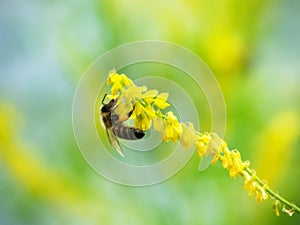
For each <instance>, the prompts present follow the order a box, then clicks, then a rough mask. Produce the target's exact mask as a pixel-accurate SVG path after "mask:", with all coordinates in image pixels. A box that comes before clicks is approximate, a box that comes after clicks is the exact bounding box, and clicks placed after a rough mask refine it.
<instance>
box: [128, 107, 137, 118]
mask: <svg viewBox="0 0 300 225" xmlns="http://www.w3.org/2000/svg"><path fill="white" fill-rule="evenodd" d="M134 109H135V106H133V107H132V110H131V111H130V112H129V113H128V114H127V116H128V118H129V117H130V116H131V114H132V113H133V111H134Z"/></svg>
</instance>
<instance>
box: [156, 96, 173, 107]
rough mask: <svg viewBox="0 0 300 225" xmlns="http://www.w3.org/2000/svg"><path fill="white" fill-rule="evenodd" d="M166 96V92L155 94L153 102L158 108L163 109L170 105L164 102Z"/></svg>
mask: <svg viewBox="0 0 300 225" xmlns="http://www.w3.org/2000/svg"><path fill="white" fill-rule="evenodd" d="M168 97H169V94H168V93H161V94H159V95H158V96H156V98H155V99H154V103H153V104H154V105H156V106H157V107H158V108H160V109H164V108H166V107H168V106H169V105H170V104H169V103H167V102H166V101H167V99H168Z"/></svg>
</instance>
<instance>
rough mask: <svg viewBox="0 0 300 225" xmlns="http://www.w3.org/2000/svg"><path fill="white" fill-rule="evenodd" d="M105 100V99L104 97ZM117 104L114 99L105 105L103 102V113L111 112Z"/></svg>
mask: <svg viewBox="0 0 300 225" xmlns="http://www.w3.org/2000/svg"><path fill="white" fill-rule="evenodd" d="M104 98H105V97H104ZM115 103H116V99H112V100H110V101H109V103H107V104H104V103H103V101H102V104H103V106H102V107H101V113H105V112H111V110H112V108H113V106H114V105H115Z"/></svg>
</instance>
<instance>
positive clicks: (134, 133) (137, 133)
mask: <svg viewBox="0 0 300 225" xmlns="http://www.w3.org/2000/svg"><path fill="white" fill-rule="evenodd" d="M113 132H114V134H115V135H116V136H117V137H119V138H123V139H127V140H137V139H141V138H143V137H144V136H145V133H144V131H142V130H140V129H137V128H134V127H127V126H124V125H123V124H121V123H120V124H116V125H115V126H114V127H113Z"/></svg>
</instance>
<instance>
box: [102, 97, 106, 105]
mask: <svg viewBox="0 0 300 225" xmlns="http://www.w3.org/2000/svg"><path fill="white" fill-rule="evenodd" d="M106 96H107V94H105V95H104V97H103V99H102V105H104V100H105V98H106Z"/></svg>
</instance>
